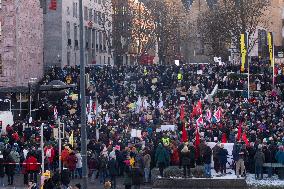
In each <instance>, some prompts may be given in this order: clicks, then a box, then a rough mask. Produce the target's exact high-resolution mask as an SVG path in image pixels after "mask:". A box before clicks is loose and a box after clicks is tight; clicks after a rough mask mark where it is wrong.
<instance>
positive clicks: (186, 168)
mask: <svg viewBox="0 0 284 189" xmlns="http://www.w3.org/2000/svg"><path fill="white" fill-rule="evenodd" d="M180 154H181V155H180V163H181V166H182V167H183V176H184V177H185V178H186V177H187V176H188V177H190V176H191V175H190V158H191V157H190V152H189V150H188V147H187V145H184V147H183V149H182V150H181V153H180Z"/></svg>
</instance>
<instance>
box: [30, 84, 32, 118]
mask: <svg viewBox="0 0 284 189" xmlns="http://www.w3.org/2000/svg"><path fill="white" fill-rule="evenodd" d="M29 116H30V117H29V118H31V117H32V99H31V83H30V82H29Z"/></svg>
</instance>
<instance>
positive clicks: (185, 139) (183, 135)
mask: <svg viewBox="0 0 284 189" xmlns="http://www.w3.org/2000/svg"><path fill="white" fill-rule="evenodd" d="M181 139H182V142H187V141H188V136H187V131H186V130H185V124H184V123H183V124H182V136H181Z"/></svg>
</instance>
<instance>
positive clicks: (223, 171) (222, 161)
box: [218, 144, 228, 175]
mask: <svg viewBox="0 0 284 189" xmlns="http://www.w3.org/2000/svg"><path fill="white" fill-rule="evenodd" d="M227 156H228V151H227V150H226V149H225V148H224V144H221V146H220V150H219V153H218V157H219V162H220V171H221V175H226V164H227V162H228V160H227V159H228V157H227Z"/></svg>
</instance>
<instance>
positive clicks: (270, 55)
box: [267, 32, 274, 67]
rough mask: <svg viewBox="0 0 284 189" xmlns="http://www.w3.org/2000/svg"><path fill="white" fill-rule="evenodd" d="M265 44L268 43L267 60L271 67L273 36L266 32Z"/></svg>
mask: <svg viewBox="0 0 284 189" xmlns="http://www.w3.org/2000/svg"><path fill="white" fill-rule="evenodd" d="M267 42H268V50H269V60H270V63H271V67H273V66H274V52H273V48H274V44H273V35H272V33H271V32H268V34H267Z"/></svg>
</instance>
